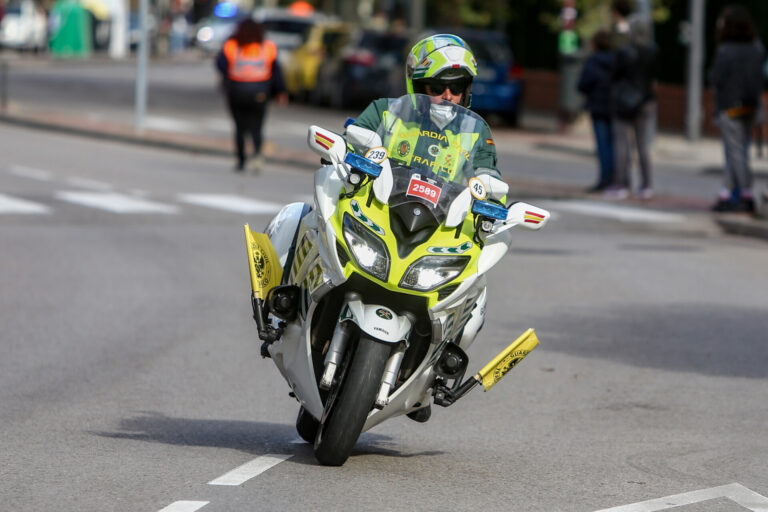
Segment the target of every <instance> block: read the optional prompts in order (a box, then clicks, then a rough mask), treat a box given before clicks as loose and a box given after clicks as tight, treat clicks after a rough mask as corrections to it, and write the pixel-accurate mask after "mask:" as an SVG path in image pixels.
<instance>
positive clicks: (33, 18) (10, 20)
mask: <svg viewBox="0 0 768 512" xmlns="http://www.w3.org/2000/svg"><path fill="white" fill-rule="evenodd" d="M47 24H48V23H47V20H46V16H45V13H44V12H43V10H42V9H41V8H40V6H38V5H37V4H36V3H35V2H34V1H33V0H12V1H11V2H10V3H8V5H6V7H5V16H3V19H2V21H0V46H3V47H6V48H14V49H17V50H34V51H39V50H42V49H44V48H46V47H47V45H48V27H47Z"/></svg>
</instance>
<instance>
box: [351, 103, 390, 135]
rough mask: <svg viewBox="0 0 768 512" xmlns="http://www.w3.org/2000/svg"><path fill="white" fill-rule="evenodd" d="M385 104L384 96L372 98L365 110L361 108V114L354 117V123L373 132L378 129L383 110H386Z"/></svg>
mask: <svg viewBox="0 0 768 512" xmlns="http://www.w3.org/2000/svg"><path fill="white" fill-rule="evenodd" d="M387 105H388V103H387V99H386V98H379V99H378V100H373V101H372V102H371V103H369V104H368V106H367V107H366V108H365V110H363V112H362V114H360V115H359V116H358V117H357V119H355V123H354V124H356V125H357V126H360V127H362V128H367V129H368V130H372V131H374V132H375V131H376V130H378V129H379V125H380V124H381V121H382V118H383V117H384V111H385V110H387Z"/></svg>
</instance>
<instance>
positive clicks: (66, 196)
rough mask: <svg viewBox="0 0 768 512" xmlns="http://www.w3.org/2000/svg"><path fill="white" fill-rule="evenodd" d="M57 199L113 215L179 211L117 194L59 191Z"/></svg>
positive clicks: (167, 205)
mask: <svg viewBox="0 0 768 512" xmlns="http://www.w3.org/2000/svg"><path fill="white" fill-rule="evenodd" d="M56 197H57V198H58V199H61V200H62V201H67V202H69V203H75V204H79V205H82V206H87V207H89V208H99V209H102V210H107V211H110V212H113V213H176V212H177V211H178V208H176V206H172V205H169V204H163V203H156V202H154V201H148V200H146V199H139V198H136V197H130V196H126V195H123V194H117V193H107V192H77V191H59V192H56Z"/></svg>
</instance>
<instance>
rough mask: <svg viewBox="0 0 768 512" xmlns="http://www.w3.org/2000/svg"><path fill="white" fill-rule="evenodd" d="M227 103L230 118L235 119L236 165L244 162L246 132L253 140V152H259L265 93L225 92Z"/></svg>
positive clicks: (265, 106)
mask: <svg viewBox="0 0 768 512" xmlns="http://www.w3.org/2000/svg"><path fill="white" fill-rule="evenodd" d="M227 104H228V105H229V112H230V114H231V115H232V119H233V120H234V121H235V148H236V151H237V162H238V165H241V166H242V165H243V164H244V163H245V138H246V136H247V135H248V134H250V135H251V138H252V140H253V152H254V154H255V155H259V154H261V142H262V137H261V128H262V126H263V124H264V116H265V115H266V113H267V95H266V94H265V93H263V92H259V93H253V94H243V93H240V92H237V93H229V94H227Z"/></svg>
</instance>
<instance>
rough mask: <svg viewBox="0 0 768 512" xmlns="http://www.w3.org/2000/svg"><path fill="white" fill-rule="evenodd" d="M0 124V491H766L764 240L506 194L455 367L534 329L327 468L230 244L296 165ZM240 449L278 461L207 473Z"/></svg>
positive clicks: (344, 501) (521, 498) (511, 495)
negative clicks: (477, 373)
mask: <svg viewBox="0 0 768 512" xmlns="http://www.w3.org/2000/svg"><path fill="white" fill-rule="evenodd" d="M0 141H2V142H0V144H1V145H2V154H3V159H2V163H0V248H2V250H0V326H2V329H0V353H2V354H3V355H2V357H1V358H0V418H2V421H1V422H0V503H1V504H2V505H0V509H2V510H9V511H16V510H60V511H82V510H116V511H125V510H131V511H144V512H157V511H159V510H161V509H163V508H164V507H171V508H168V509H166V510H175V511H179V510H197V509H201V510H203V511H204V512H210V511H233V510H300V509H305V510H430V511H431V510H469V509H485V510H499V511H502V510H504V511H506V510H520V511H584V512H591V511H596V510H600V509H610V508H612V507H619V506H622V505H630V504H633V503H637V502H643V501H646V500H652V499H658V498H663V497H668V496H673V495H682V496H678V497H677V498H676V499H666V501H664V503H666V504H667V505H662V506H661V507H662V508H648V507H646V508H638V507H640V505H634V506H632V507H634V508H632V507H630V508H625V509H622V510H624V511H625V512H639V511H640V510H663V509H666V508H669V507H670V506H672V505H673V504H675V503H676V504H677V505H680V506H684V507H685V508H682V509H677V510H685V511H686V512H690V511H704V510H707V511H712V510H716V511H735V510H744V509H745V508H746V509H747V510H766V508H765V507H766V505H765V504H763V505H760V503H766V502H768V500H766V499H764V498H763V497H764V496H768V484H766V482H768V479H767V478H766V477H768V462H766V461H768V442H767V441H766V439H767V438H766V435H765V432H766V420H767V419H768V411H767V410H766V404H765V396H766V391H768V387H767V386H766V381H767V379H768V344H766V332H768V316H767V315H766V304H768V273H767V272H765V264H766V263H765V262H766V258H765V255H766V245H765V242H762V241H756V240H751V239H742V238H732V237H726V236H722V235H720V234H719V233H718V232H717V231H716V230H713V229H711V226H710V224H709V222H708V220H707V219H706V218H704V217H702V216H698V215H696V214H692V213H690V212H688V211H684V210H680V211H674V210H669V209H666V210H664V211H654V210H653V209H651V208H639V207H636V206H635V207H632V206H624V205H615V204H606V203H602V202H597V201H583V200H582V201H555V200H551V199H543V198H542V199H538V200H537V199H536V198H528V200H529V202H533V203H539V204H541V205H542V206H545V207H547V208H549V209H551V211H552V212H553V213H554V219H553V221H552V223H551V224H550V225H549V226H548V227H547V228H546V229H545V230H543V231H541V232H535V233H534V232H519V234H518V235H517V237H516V243H515V245H514V247H513V250H512V251H511V253H510V255H509V256H508V257H507V258H506V259H505V260H504V261H503V263H502V264H501V265H499V266H498V267H497V268H496V269H494V270H493V272H492V274H491V279H490V281H491V283H492V285H491V287H490V289H489V293H490V300H489V306H488V309H489V316H488V320H487V323H486V326H485V328H484V330H483V332H482V333H481V336H480V337H479V339H478V341H477V342H476V343H475V345H473V346H472V348H471V350H470V357H471V368H479V367H480V366H481V365H483V364H484V363H485V362H486V361H487V360H488V359H490V358H491V357H492V356H494V355H495V354H496V353H497V352H498V351H499V350H501V348H503V347H504V346H506V344H508V343H509V342H510V341H511V340H512V339H513V338H514V337H516V336H517V335H518V334H519V333H520V332H522V331H523V330H524V329H526V328H528V327H534V328H536V330H537V334H538V336H539V338H540V340H541V345H540V347H539V348H537V349H536V350H535V351H534V352H533V353H532V354H531V355H530V356H529V357H528V358H527V359H526V360H525V361H524V362H523V363H521V364H520V365H519V366H518V367H517V368H515V369H514V371H513V372H511V373H510V374H509V375H508V376H507V378H506V379H505V380H504V381H503V382H502V383H501V384H499V385H498V386H496V387H495V388H494V389H493V390H492V391H490V392H488V393H483V392H481V391H474V392H473V394H472V395H470V396H468V397H467V398H465V399H464V400H462V401H461V402H459V403H458V404H456V405H454V406H452V407H450V408H448V409H439V410H435V411H434V413H433V417H432V419H431V420H430V421H429V422H427V423H426V424H417V423H414V422H412V421H410V420H408V419H407V418H404V417H403V418H396V419H393V420H391V421H389V422H386V423H384V424H382V425H380V426H379V427H376V428H375V429H373V430H372V431H370V432H368V433H365V434H363V436H362V437H361V439H360V441H359V443H358V445H357V447H356V448H355V450H354V452H353V455H352V457H351V458H350V459H349V461H348V462H347V463H346V464H345V465H344V466H343V467H341V468H326V467H320V466H318V465H317V464H316V463H315V460H314V458H313V456H312V452H311V449H310V448H309V447H308V446H307V445H304V444H302V443H300V442H298V437H297V435H296V434H295V432H294V427H293V423H294V420H295V415H296V411H297V404H296V403H295V402H294V401H293V400H292V399H291V398H289V397H288V387H287V385H286V384H284V383H283V381H282V379H281V378H280V376H279V374H278V372H277V370H276V369H275V368H274V366H273V365H272V364H271V362H270V361H268V360H262V359H261V358H260V357H259V355H258V352H259V347H258V345H259V344H258V342H257V340H256V331H255V327H254V325H253V322H252V319H251V312H250V304H249V301H248V293H249V282H248V272H247V269H246V256H245V252H244V244H243V240H242V237H243V235H242V225H243V223H245V222H249V223H250V224H251V225H252V226H253V227H254V228H260V227H262V226H263V225H265V224H266V222H267V221H268V219H269V216H270V215H271V213H270V212H271V211H273V210H274V209H275V208H277V207H278V206H279V204H281V203H286V202H290V201H295V200H304V199H307V198H308V197H309V195H310V194H311V187H312V175H311V171H310V170H308V169H306V168H291V167H289V166H280V167H278V166H276V165H274V164H271V165H269V166H268V167H267V169H266V170H265V172H264V173H263V174H262V175H261V176H259V177H252V176H240V175H236V174H235V173H232V172H231V171H230V164H231V163H230V161H229V159H227V158H216V157H204V156H199V155H198V156H194V155H189V154H185V153H180V152H164V151H160V150H149V149H143V148H139V147H135V146H123V145H119V144H116V143H104V142H99V141H94V140H89V139H83V138H76V137H69V136H64V135H52V134H47V133H45V132H37V131H30V130H25V129H18V128H9V127H0ZM538 162H539V164H540V165H541V166H542V168H544V167H546V168H547V169H551V170H552V172H555V173H563V174H564V175H565V174H568V173H573V172H574V171H573V170H572V165H571V163H570V162H567V161H563V160H562V159H559V158H556V157H553V158H552V159H550V160H548V161H541V160H538ZM591 172H592V170H591V169H589V168H586V166H585V168H584V169H583V170H580V171H577V175H576V176H577V177H578V178H579V179H586V178H588V177H589V176H590V174H591ZM569 175H570V174H569ZM680 176H681V177H680V179H681V180H682V179H683V176H684V174H680ZM688 176H691V175H688ZM574 179H576V178H574ZM691 179H699V178H698V177H696V176H693V177H691ZM22 211H23V212H24V213H22ZM268 455H269V456H274V455H280V456H281V458H278V459H270V458H266V459H265V458H264V457H265V456H268ZM254 459H258V460H259V461H261V462H260V463H262V464H264V463H266V462H269V461H270V460H271V461H272V463H275V462H278V461H282V462H279V463H277V464H276V465H273V466H271V467H269V468H268V469H266V470H265V471H263V472H261V473H258V475H257V476H254V477H253V478H250V479H248V480H247V481H244V482H243V483H242V484H240V485H236V486H221V485H212V484H210V483H209V482H213V481H216V479H218V478H220V477H222V476H223V475H225V474H227V473H228V472H230V471H232V470H234V469H235V468H238V467H239V466H241V465H243V464H246V463H249V462H250V461H252V460H254ZM256 464H259V462H257V463H256ZM265 467H266V466H265ZM729 484H739V486H731V487H727V488H723V487H721V486H724V485H729ZM741 486H743V487H741ZM747 489H749V490H751V491H752V492H754V493H758V494H757V495H752V494H749V491H747ZM695 491H701V492H699V493H698V494H697V493H696V492H695ZM726 495H728V496H730V498H729V497H725V496H726ZM745 496H746V497H745ZM703 499H706V501H701V500H703ZM761 500H764V501H761ZM738 503H741V505H739V504H738ZM745 503H746V504H745ZM760 506H762V507H763V508H759V507H760ZM185 507H187V508H185ZM195 507H198V508H195ZM740 507H743V508H740Z"/></svg>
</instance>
